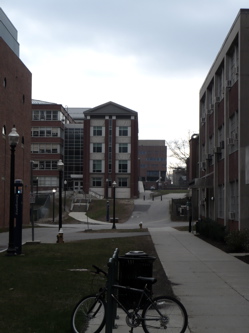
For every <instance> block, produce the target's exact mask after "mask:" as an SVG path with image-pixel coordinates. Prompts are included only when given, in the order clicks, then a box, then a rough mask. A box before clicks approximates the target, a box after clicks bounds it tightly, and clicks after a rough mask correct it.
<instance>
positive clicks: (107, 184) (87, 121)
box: [83, 102, 138, 198]
mask: <svg viewBox="0 0 249 333" xmlns="http://www.w3.org/2000/svg"><path fill="white" fill-rule="evenodd" d="M83 151H84V153H83V190H84V192H85V193H93V194H94V195H99V196H100V197H106V198H108V197H111V196H112V184H113V182H114V181H115V182H116V190H115V191H116V197H117V198H133V197H137V196H138V114H137V112H135V111H133V110H130V109H128V108H126V107H124V106H121V105H119V104H116V103H113V102H108V103H105V104H102V105H100V106H97V107H95V108H92V109H89V110H88V111H85V112H84V149H83Z"/></svg>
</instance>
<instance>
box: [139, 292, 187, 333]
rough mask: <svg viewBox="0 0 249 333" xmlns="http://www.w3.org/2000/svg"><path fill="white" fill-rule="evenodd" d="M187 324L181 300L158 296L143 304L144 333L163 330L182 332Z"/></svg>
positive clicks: (185, 312)
mask: <svg viewBox="0 0 249 333" xmlns="http://www.w3.org/2000/svg"><path fill="white" fill-rule="evenodd" d="M187 325H188V315H187V311H186V310H185V308H184V306H183V305H182V303H181V302H179V301H178V300H177V299H175V298H173V297H168V296H159V297H156V298H154V299H153V303H149V304H148V305H147V306H145V308H144V310H143V313H142V326H143V329H144V332H145V333H155V332H157V333H158V331H160V330H161V331H165V332H167V333H183V332H185V330H186V328H187Z"/></svg>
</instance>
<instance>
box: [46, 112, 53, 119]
mask: <svg viewBox="0 0 249 333" xmlns="http://www.w3.org/2000/svg"><path fill="white" fill-rule="evenodd" d="M51 119H52V118H51V111H46V120H51Z"/></svg>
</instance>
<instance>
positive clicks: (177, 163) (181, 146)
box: [166, 139, 189, 169]
mask: <svg viewBox="0 0 249 333" xmlns="http://www.w3.org/2000/svg"><path fill="white" fill-rule="evenodd" d="M166 145H167V148H168V150H169V151H170V155H169V157H170V158H171V161H170V163H169V168H170V169H176V168H185V167H186V160H187V158H188V157H189V140H187V139H174V140H171V141H166Z"/></svg>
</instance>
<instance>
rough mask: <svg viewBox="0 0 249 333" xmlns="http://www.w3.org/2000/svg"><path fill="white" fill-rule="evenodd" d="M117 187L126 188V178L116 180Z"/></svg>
mask: <svg viewBox="0 0 249 333" xmlns="http://www.w3.org/2000/svg"><path fill="white" fill-rule="evenodd" d="M118 186H119V187H127V186H128V178H118Z"/></svg>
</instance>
